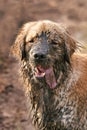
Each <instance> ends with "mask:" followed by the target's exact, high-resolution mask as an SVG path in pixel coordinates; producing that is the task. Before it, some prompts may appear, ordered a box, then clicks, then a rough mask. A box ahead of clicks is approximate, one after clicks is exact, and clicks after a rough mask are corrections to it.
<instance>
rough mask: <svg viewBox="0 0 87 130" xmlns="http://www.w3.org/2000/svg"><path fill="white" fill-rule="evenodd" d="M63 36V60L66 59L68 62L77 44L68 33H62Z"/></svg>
mask: <svg viewBox="0 0 87 130" xmlns="http://www.w3.org/2000/svg"><path fill="white" fill-rule="evenodd" d="M64 38H65V40H64V41H65V43H64V50H65V54H64V59H65V61H67V63H69V64H70V57H71V56H72V54H73V53H74V52H75V50H76V48H77V45H76V41H75V40H74V39H73V38H72V37H71V36H70V35H69V34H68V33H65V34H64Z"/></svg>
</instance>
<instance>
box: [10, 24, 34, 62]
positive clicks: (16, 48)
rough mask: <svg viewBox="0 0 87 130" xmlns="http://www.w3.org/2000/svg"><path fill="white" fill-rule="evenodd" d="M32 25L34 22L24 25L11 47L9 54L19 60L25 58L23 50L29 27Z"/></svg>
mask: <svg viewBox="0 0 87 130" xmlns="http://www.w3.org/2000/svg"><path fill="white" fill-rule="evenodd" d="M33 24H34V22H30V23H26V24H24V25H23V27H22V28H21V29H20V30H19V34H18V36H17V38H16V40H15V43H14V44H13V45H12V47H11V50H10V52H11V54H13V55H14V56H16V57H17V58H19V59H21V60H22V59H23V58H24V56H25V52H24V48H25V43H26V40H25V38H26V35H27V33H28V31H29V29H30V27H31V26H32V25H33Z"/></svg>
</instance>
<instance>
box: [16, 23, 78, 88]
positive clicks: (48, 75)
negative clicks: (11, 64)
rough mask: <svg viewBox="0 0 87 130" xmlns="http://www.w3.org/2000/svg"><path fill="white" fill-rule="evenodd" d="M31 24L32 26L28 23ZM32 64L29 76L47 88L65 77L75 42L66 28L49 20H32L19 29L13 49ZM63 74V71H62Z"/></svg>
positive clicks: (27, 62) (28, 64)
mask: <svg viewBox="0 0 87 130" xmlns="http://www.w3.org/2000/svg"><path fill="white" fill-rule="evenodd" d="M30 25H31V26H30ZM15 48H16V49H17V50H16V53H17V54H18V56H19V57H20V58H21V61H25V62H26V64H27V67H28V66H29V67H30V68H31V73H32V77H33V78H34V79H35V80H38V82H43V79H44V80H45V82H46V83H47V85H48V86H49V87H50V88H55V87H56V86H57V85H58V84H59V83H60V80H61V82H62V80H64V79H63V78H62V77H64V74H65V73H66V71H67V67H69V66H70V58H71V55H72V54H73V53H74V51H75V48H76V44H75V41H74V40H73V39H72V38H71V37H69V35H68V34H67V33H66V31H65V30H64V29H63V28H61V27H60V26H59V25H57V24H56V23H53V22H50V21H42V22H41V21H40V22H34V23H31V24H29V25H26V26H25V28H24V29H23V30H22V32H20V34H19V36H18V37H17V40H16V42H15V44H14V46H13V50H15ZM65 76H66V74H65Z"/></svg>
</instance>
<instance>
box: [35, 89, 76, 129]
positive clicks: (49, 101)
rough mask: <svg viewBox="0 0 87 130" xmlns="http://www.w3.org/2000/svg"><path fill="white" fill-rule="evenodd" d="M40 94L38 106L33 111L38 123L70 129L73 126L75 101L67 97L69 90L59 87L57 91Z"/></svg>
mask: <svg viewBox="0 0 87 130" xmlns="http://www.w3.org/2000/svg"><path fill="white" fill-rule="evenodd" d="M40 95H41V97H40V98H39V105H40V106H39V107H38V109H37V108H36V112H35V114H36V116H37V118H38V121H37V122H38V124H42V126H45V125H48V126H49V125H50V126H52V127H53V126H54V127H55V128H57V129H60V128H61V129H64V130H65V129H67V128H68V129H72V128H73V126H75V121H76V119H75V118H76V110H77V106H76V102H77V101H75V100H74V101H73V100H71V99H70V98H69V95H70V93H69V91H65V89H60V90H59V91H58V92H57V91H55V92H49V91H45V92H43V93H41V94H40ZM36 106H37V105H36ZM50 129H51V127H50Z"/></svg>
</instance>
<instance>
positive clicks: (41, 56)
mask: <svg viewBox="0 0 87 130" xmlns="http://www.w3.org/2000/svg"><path fill="white" fill-rule="evenodd" d="M45 57H46V55H45V54H42V53H36V54H34V58H35V60H43V59H44V58H45Z"/></svg>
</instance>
